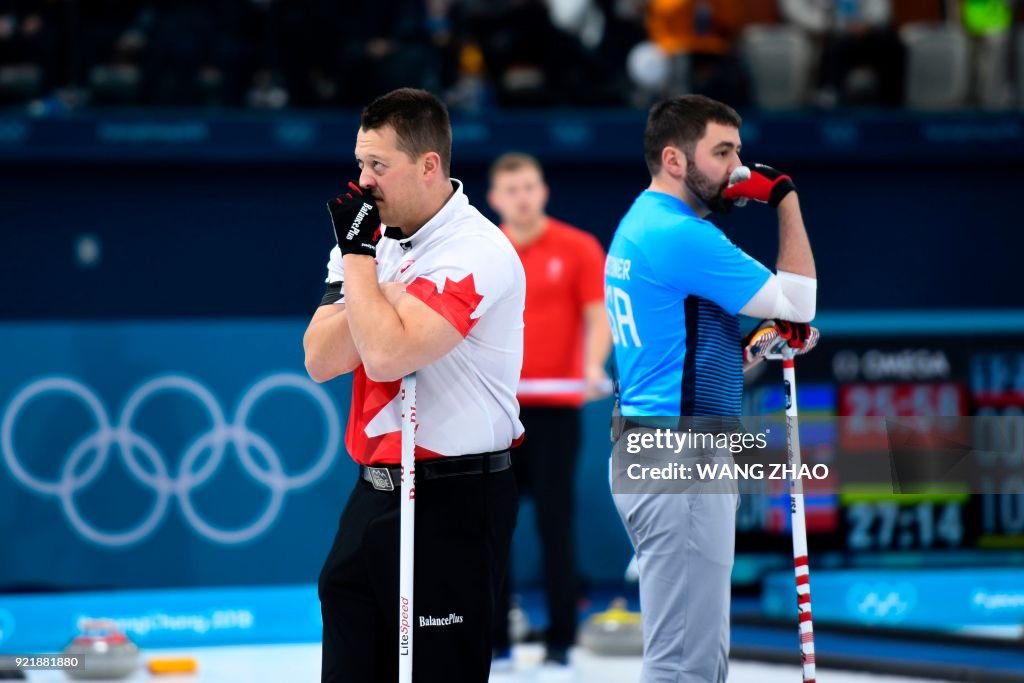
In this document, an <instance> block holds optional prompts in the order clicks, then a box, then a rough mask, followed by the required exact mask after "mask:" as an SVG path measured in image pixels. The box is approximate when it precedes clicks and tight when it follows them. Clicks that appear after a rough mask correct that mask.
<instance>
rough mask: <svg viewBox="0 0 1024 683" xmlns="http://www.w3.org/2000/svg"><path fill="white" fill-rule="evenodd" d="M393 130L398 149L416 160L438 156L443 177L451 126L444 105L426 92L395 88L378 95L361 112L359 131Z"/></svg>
mask: <svg viewBox="0 0 1024 683" xmlns="http://www.w3.org/2000/svg"><path fill="white" fill-rule="evenodd" d="M385 126H391V127H392V128H394V129H395V133H396V135H397V136H398V148H399V149H400V150H402V151H403V152H405V153H406V154H408V155H409V156H410V157H412V158H413V159H416V158H418V157H420V156H422V155H424V154H426V153H427V152H437V153H438V154H439V155H440V156H441V169H442V170H443V171H444V174H445V176H450V175H451V168H452V124H451V121H450V120H449V119H448V108H447V107H445V106H444V102H442V101H441V100H439V99H438V98H437V97H436V96H435V95H433V94H431V93H429V92H427V91H426V90H417V89H415V88H399V89H398V90H392V91H391V92H389V93H387V94H386V95H381V96H380V97H378V98H377V99H375V100H374V101H373V102H370V104H368V105H366V108H365V109H363V113H362V116H361V117H360V118H359V127H360V128H362V129H363V130H377V129H380V128H383V127H385Z"/></svg>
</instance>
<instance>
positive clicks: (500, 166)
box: [490, 152, 544, 185]
mask: <svg viewBox="0 0 1024 683" xmlns="http://www.w3.org/2000/svg"><path fill="white" fill-rule="evenodd" d="M521 168H535V169H537V173H539V174H540V176H541V178H543V177H544V169H543V168H541V166H540V162H539V161H537V157H535V156H533V155H531V154H525V153H523V152H506V153H505V154H502V155H501V156H500V157H498V158H497V159H495V160H494V163H493V164H491V171H490V179H491V185H493V184H494V179H495V178H497V177H498V175H500V174H502V173H508V172H511V171H518V170H519V169H521Z"/></svg>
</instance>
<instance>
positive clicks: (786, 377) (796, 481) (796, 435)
mask: <svg viewBox="0 0 1024 683" xmlns="http://www.w3.org/2000/svg"><path fill="white" fill-rule="evenodd" d="M794 355H795V349H793V348H791V347H789V346H787V347H786V348H785V350H784V351H783V354H782V379H783V381H784V384H785V387H786V445H787V447H788V449H789V463H788V464H789V467H790V470H791V472H793V473H794V474H793V476H791V477H790V480H789V502H790V506H789V509H790V512H791V515H792V528H793V569H794V571H795V573H796V602H797V618H798V620H799V629H800V661H801V664H802V669H803V681H804V683H814V682H815V656H814V622H813V621H812V619H811V574H810V567H808V563H807V520H806V517H805V515H804V485H803V481H802V480H801V478H800V465H801V463H800V423H799V419H798V418H797V405H796V363H795V361H794V360H793V356H794Z"/></svg>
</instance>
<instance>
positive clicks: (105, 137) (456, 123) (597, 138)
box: [0, 109, 1024, 163]
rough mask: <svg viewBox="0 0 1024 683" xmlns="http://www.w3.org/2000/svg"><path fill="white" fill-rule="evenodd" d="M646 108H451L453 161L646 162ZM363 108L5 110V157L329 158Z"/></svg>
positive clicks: (819, 151)
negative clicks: (642, 152) (463, 111)
mask: <svg viewBox="0 0 1024 683" xmlns="http://www.w3.org/2000/svg"><path fill="white" fill-rule="evenodd" d="M646 118H647V112H646V111H643V110H639V109H621V110H590V111H558V112H551V111H543V112H500V111H495V112H488V113H486V114H484V115H481V116H464V115H463V116H460V115H455V116H453V119H452V126H453V129H454V145H455V149H454V153H455V158H457V159H459V160H460V161H462V162H466V161H484V162H489V161H491V160H493V159H494V158H495V157H496V156H497V155H498V154H501V153H502V152H505V151H507V150H509V149H517V150H521V151H524V152H529V153H531V154H535V155H536V156H538V157H539V158H540V159H541V160H542V161H544V162H554V161H568V162H574V163H579V162H582V161H587V162H600V161H604V162H630V163H637V162H638V160H639V159H638V156H637V155H638V151H639V148H640V144H641V142H642V140H643V130H644V123H645V121H646ZM358 125H359V116H358V114H357V113H356V112H353V111H348V112H340V113H337V112H331V113H321V112H312V111H307V112H301V111H291V112H286V113H272V114H260V113H253V112H218V113H216V114H213V115H211V114H209V113H204V112H201V111H194V110H193V111H174V112H162V111H147V112H142V113H139V112H132V113H119V114H115V113H104V114H103V115H95V114H88V113H86V114H79V115H74V116H56V117H40V118H37V117H28V116H16V115H14V116H12V115H6V116H3V117H0V161H6V162H14V161H33V162H38V161H106V160H117V161H120V162H124V161H175V160H177V161H187V162H194V161H197V160H202V161H212V162H293V163H295V162H298V163H302V162H307V163H308V162H327V163H337V161H338V160H339V159H342V158H346V157H348V156H350V155H351V149H352V142H353V140H354V138H355V132H356V129H357V128H358ZM743 138H744V142H745V143H746V144H745V146H747V147H751V148H754V147H756V148H757V149H758V150H759V153H760V154H761V155H763V157H764V158H772V159H780V158H781V159H787V160H794V159H810V160H819V159H821V158H822V157H823V155H827V157H828V159H829V161H830V162H831V163H838V162H840V161H845V160H851V159H856V160H861V161H880V160H891V159H896V158H904V159H914V160H918V161H921V160H925V159H933V160H946V161H948V160H952V159H979V158H985V159H989V160H996V159H1000V160H1015V159H1019V158H1020V155H1021V153H1022V150H1024V124H1022V123H1021V121H1020V119H1019V117H1017V116H1015V115H1012V114H1002V113H983V112H966V113H936V114H914V113H907V112H894V113H886V112H784V113H771V112H757V111H751V112H745V113H744V126H743Z"/></svg>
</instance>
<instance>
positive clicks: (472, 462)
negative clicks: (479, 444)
mask: <svg viewBox="0 0 1024 683" xmlns="http://www.w3.org/2000/svg"><path fill="white" fill-rule="evenodd" d="M510 467H512V454H511V452H510V451H508V450H504V451H494V452H493V453H478V454H475V455H457V456H453V457H450V458H437V459H434V460H421V461H419V462H417V463H416V481H429V480H431V479H442V478H444V477H457V476H460V475H463V474H488V473H490V472H504V471H505V470H507V469H508V468H510ZM359 477H360V478H361V479H362V480H363V481H368V482H370V483H371V484H372V485H373V488H375V489H377V490H378V491H395V490H397V489H400V488H401V486H402V468H401V467H398V466H392V467H370V466H368V465H360V466H359Z"/></svg>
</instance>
